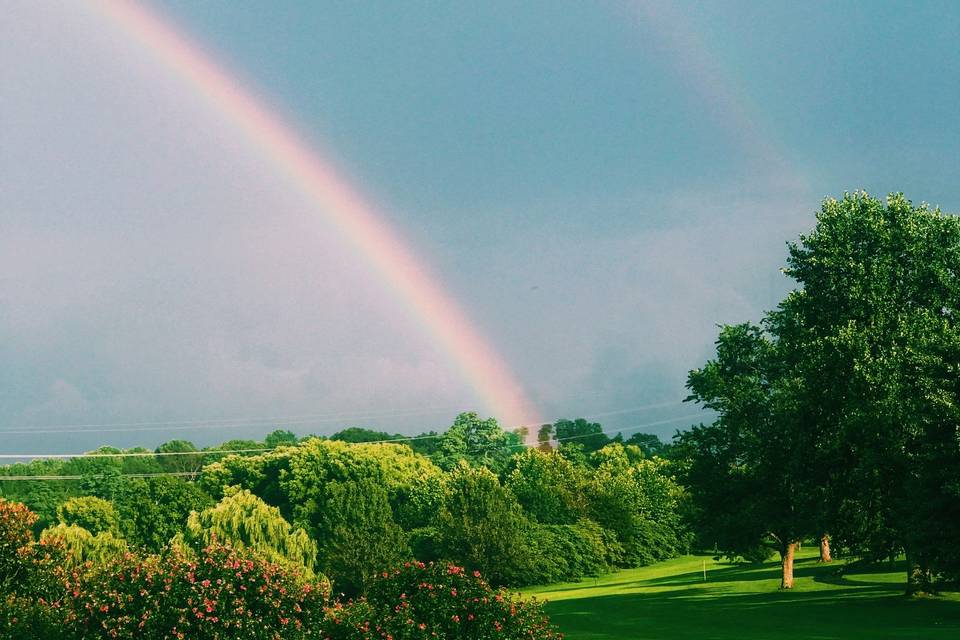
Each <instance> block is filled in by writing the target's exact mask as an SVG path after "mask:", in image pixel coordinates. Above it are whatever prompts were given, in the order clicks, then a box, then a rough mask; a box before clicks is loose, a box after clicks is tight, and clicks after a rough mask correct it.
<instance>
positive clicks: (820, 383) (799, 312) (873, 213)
mask: <svg viewBox="0 0 960 640" xmlns="http://www.w3.org/2000/svg"><path fill="white" fill-rule="evenodd" d="M786 273H787V274H788V275H790V276H791V277H793V278H795V279H796V280H797V282H798V284H799V285H800V286H799V288H798V289H797V290H795V291H794V292H792V293H791V294H790V295H789V296H788V297H787V298H786V300H785V301H784V302H783V303H782V304H781V305H780V307H779V308H778V310H777V311H776V312H775V313H774V314H772V316H771V318H770V326H771V329H772V330H773V331H774V332H775V333H776V334H777V335H778V337H779V339H780V341H781V342H782V343H784V344H786V345H789V348H788V349H785V350H784V351H785V353H787V354H788V355H789V356H790V358H791V359H792V360H791V362H790V366H791V369H792V371H793V375H794V376H795V377H796V379H797V380H798V381H799V386H800V387H801V388H802V390H803V393H804V394H805V400H804V402H803V404H804V406H806V407H807V408H808V410H809V414H810V415H809V416H808V424H809V425H810V428H811V430H812V431H813V433H814V436H815V438H816V439H815V442H814V443H813V444H814V449H813V450H814V451H816V452H817V453H818V457H819V458H820V459H821V460H823V461H824V464H821V465H819V467H818V468H822V469H826V470H832V473H828V474H827V475H826V477H825V478H824V481H823V483H822V486H823V487H824V488H825V490H826V493H827V496H828V499H827V500H825V501H824V504H825V505H826V506H827V507H828V509H827V510H826V516H827V518H826V519H827V520H828V521H829V522H830V526H831V532H832V533H834V535H835V536H836V537H837V539H839V540H840V541H841V542H842V543H844V544H847V545H850V546H854V547H857V548H860V549H864V550H867V551H870V552H873V553H874V555H885V554H887V553H893V552H896V551H898V550H899V549H903V550H905V551H906V553H907V555H908V557H909V559H910V563H909V564H910V572H909V581H910V589H911V590H924V589H927V588H929V582H930V580H931V579H932V577H933V576H934V574H935V573H936V572H938V571H948V572H954V573H955V572H956V571H957V568H958V566H957V560H958V547H960V535H958V534H960V524H958V522H960V518H958V515H960V491H958V489H957V487H958V481H960V475H958V472H957V469H958V468H960V465H958V462H960V460H958V457H960V450H958V446H957V431H956V425H957V423H958V421H960V415H958V407H960V404H958V400H960V398H958V393H960V375H958V370H957V363H958V362H960V325H958V313H960V221H958V219H957V218H956V217H954V216H948V215H944V214H942V213H941V212H940V211H939V210H936V209H931V208H929V207H927V206H926V205H921V206H914V205H913V204H912V203H911V202H910V201H909V200H907V199H906V198H904V197H903V195H900V194H895V195H891V196H889V197H888V198H887V199H886V200H880V199H877V198H873V197H870V196H869V195H867V194H866V193H859V192H858V193H854V194H848V195H845V196H844V197H843V198H841V199H839V200H835V199H830V200H827V201H825V202H824V203H823V206H822V208H821V210H820V212H819V214H818V215H817V225H816V228H815V229H814V230H813V232H812V233H810V234H808V235H805V236H801V238H800V240H799V241H798V242H796V243H794V244H791V245H790V255H789V260H788V268H787V270H786Z"/></svg>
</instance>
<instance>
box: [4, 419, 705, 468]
mask: <svg viewBox="0 0 960 640" xmlns="http://www.w3.org/2000/svg"><path fill="white" fill-rule="evenodd" d="M701 416H702V414H699V413H695V414H689V415H685V416H678V417H676V418H668V419H666V420H657V421H655V422H646V423H643V424H636V425H631V426H628V427H619V428H617V429H616V430H610V431H601V432H600V433H601V434H603V435H607V436H609V435H610V434H613V433H623V432H629V431H635V430H638V429H644V428H647V427H655V426H659V425H664V424H670V423H673V422H679V421H681V420H691V419H693V418H697V417H701ZM597 435H599V434H597V433H587V434H580V435H576V436H566V437H563V438H555V439H554V442H564V441H569V440H578V439H582V438H589V437H595V436H597ZM443 436H444V434H443V433H437V434H428V435H421V436H414V437H409V438H407V437H401V438H389V439H382V440H372V441H368V442H348V443H346V444H348V445H365V444H388V443H405V442H410V441H416V440H430V439H434V438H441V437H443ZM297 446H298V445H281V446H278V447H271V448H253V449H232V450H230V449H226V450H220V449H214V450H207V451H162V452H149V451H142V452H141V451H136V452H123V453H82V454H0V458H3V459H19V458H34V459H44V458H55V459H64V458H80V459H82V458H132V457H150V456H184V455H192V456H205V455H236V454H241V453H266V452H269V451H277V450H282V449H295V448H296V447H297ZM488 446H490V445H487V446H481V447H478V448H477V450H482V449H484V448H487V447H488ZM537 446H539V445H538V444H533V443H529V444H528V443H520V444H515V445H508V447H509V448H518V447H527V448H534V447H537ZM198 473H199V471H196V472H194V471H170V472H156V473H126V474H118V476H119V477H124V478H155V477H162V476H196V475H198ZM97 477H104V476H103V475H102V474H101V475H87V476H83V475H69V476H57V475H46V476H41V475H36V476H3V475H0V481H31V480H80V479H83V478H97Z"/></svg>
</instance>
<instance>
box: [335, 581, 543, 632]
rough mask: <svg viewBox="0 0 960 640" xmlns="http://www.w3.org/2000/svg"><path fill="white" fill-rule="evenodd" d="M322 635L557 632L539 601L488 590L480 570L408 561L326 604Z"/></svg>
mask: <svg viewBox="0 0 960 640" xmlns="http://www.w3.org/2000/svg"><path fill="white" fill-rule="evenodd" d="M323 637H325V638H330V640H360V639H367V638H371V639H372V638H392V639H393V640H421V639H423V640H426V639H428V638H430V639H435V638H448V639H451V640H452V639H454V638H470V640H488V639H490V640H492V639H494V638H496V639H497V640H520V639H521V638H522V639H524V640H530V639H531V638H536V639H537V640H553V639H559V638H562V635H561V634H560V633H559V632H558V631H557V630H556V628H555V627H553V626H552V625H551V624H550V621H549V619H548V618H547V616H546V614H545V613H544V612H543V609H542V607H541V605H540V604H539V603H538V602H536V601H534V600H531V601H522V600H519V599H517V598H516V597H514V596H511V595H510V594H508V593H507V592H505V591H503V590H500V591H496V590H494V589H492V588H491V587H490V585H488V584H487V583H486V582H485V581H484V580H483V579H482V578H481V577H480V574H479V572H473V573H470V572H468V571H466V570H464V569H463V568H462V567H458V566H456V565H447V564H434V563H430V564H423V563H422V562H413V563H406V564H404V565H403V567H401V568H399V569H396V570H394V571H392V572H384V573H382V574H381V575H380V576H379V577H378V578H377V579H376V580H374V581H373V582H372V583H371V585H370V587H369V589H368V590H367V594H366V598H365V599H362V600H359V601H352V602H348V603H346V604H343V603H335V604H334V605H333V606H332V607H330V608H329V609H328V611H327V617H326V622H325V624H324V627H323Z"/></svg>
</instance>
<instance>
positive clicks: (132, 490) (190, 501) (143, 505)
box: [117, 477, 213, 553]
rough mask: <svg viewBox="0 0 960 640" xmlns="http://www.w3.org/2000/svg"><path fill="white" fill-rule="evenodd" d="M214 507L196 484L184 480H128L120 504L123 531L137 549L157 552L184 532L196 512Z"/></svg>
mask: <svg viewBox="0 0 960 640" xmlns="http://www.w3.org/2000/svg"><path fill="white" fill-rule="evenodd" d="M211 504H213V500H212V499H211V498H210V496H208V495H207V494H206V493H205V492H204V491H203V490H202V489H201V488H200V487H199V486H198V485H197V484H196V483H195V482H188V481H186V480H183V479H182V478H177V477H158V478H132V479H127V480H126V482H125V483H124V489H123V492H122V494H121V495H120V498H119V500H118V503H117V507H118V511H119V519H120V531H121V532H122V533H123V537H124V538H126V540H127V542H128V543H130V544H131V545H133V546H134V547H137V548H140V549H143V550H146V551H148V552H152V553H157V552H159V551H160V550H161V549H162V548H163V547H164V546H165V545H166V544H167V543H168V542H169V541H170V539H171V538H172V537H173V536H175V535H176V534H177V533H179V532H180V531H182V530H183V527H184V525H185V524H186V522H187V516H189V515H190V513H191V512H192V511H200V510H202V509H205V508H207V507H209V506H210V505H211Z"/></svg>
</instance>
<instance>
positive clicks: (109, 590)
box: [67, 544, 329, 640]
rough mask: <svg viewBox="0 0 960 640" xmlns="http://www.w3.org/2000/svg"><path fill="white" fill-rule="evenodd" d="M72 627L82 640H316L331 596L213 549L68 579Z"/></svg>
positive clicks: (241, 554)
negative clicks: (126, 639)
mask: <svg viewBox="0 0 960 640" xmlns="http://www.w3.org/2000/svg"><path fill="white" fill-rule="evenodd" d="M67 587H68V589H70V592H71V594H72V595H73V602H72V605H73V607H72V612H71V614H69V616H68V622H69V623H70V626H72V627H75V628H76V629H77V630H78V635H79V636H81V637H83V638H128V639H131V640H133V639H138V640H139V639H141V638H151V639H156V640H182V639H185V638H188V639H190V640H235V639H236V638H244V639H245V640H246V639H249V640H280V639H281V638H282V639H284V640H294V639H298V638H307V637H313V636H311V635H310V633H311V632H312V631H315V630H316V629H318V628H319V627H320V623H321V622H322V618H323V612H324V606H325V605H326V602H327V597H328V595H329V584H328V583H327V582H325V581H324V582H310V581H306V580H304V579H302V577H301V576H299V575H298V574H296V573H295V572H293V571H291V570H290V569H288V568H284V567H282V566H280V565H277V564H274V563H270V562H268V561H266V560H264V559H262V558H260V557H259V556H257V555H256V554H254V553H251V552H249V551H239V550H236V549H233V548H231V547H229V546H225V545H220V544H212V545H210V546H208V547H206V548H204V549H202V550H201V551H200V553H198V554H197V555H196V556H195V557H190V556H188V555H185V554H183V553H181V552H178V551H177V550H173V551H170V552H168V553H167V554H165V555H163V556H151V557H149V558H147V559H145V560H144V559H138V558H136V557H134V556H132V555H128V556H127V557H126V558H125V559H124V560H123V561H122V562H120V563H118V564H117V565H116V566H113V567H110V568H108V569H105V570H103V571H101V572H98V574H97V575H95V576H93V575H91V576H90V578H89V579H84V578H83V576H80V577H79V579H77V581H76V582H75V583H71V582H70V581H69V580H68V582H67Z"/></svg>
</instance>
